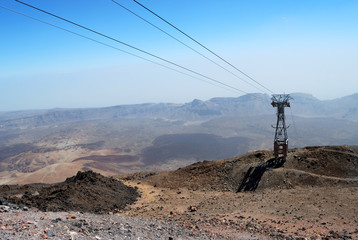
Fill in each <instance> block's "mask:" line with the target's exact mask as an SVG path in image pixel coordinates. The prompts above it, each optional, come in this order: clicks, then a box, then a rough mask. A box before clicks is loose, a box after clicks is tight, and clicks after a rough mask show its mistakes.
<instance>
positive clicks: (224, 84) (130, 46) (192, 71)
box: [15, 0, 247, 94]
mask: <svg viewBox="0 0 358 240" xmlns="http://www.w3.org/2000/svg"><path fill="white" fill-rule="evenodd" d="M15 1H16V2H18V3H21V4H23V5H25V6H28V7H31V8H33V9H35V10H38V11H40V12H43V13H46V14H48V15H50V16H53V17H56V18H58V19H60V20H63V21H65V22H68V23H71V24H73V25H75V26H77V27H80V28H83V29H85V30H87V31H90V32H92V33H95V34H97V35H100V36H102V37H105V38H108V39H110V40H112V41H115V42H117V43H120V44H122V45H125V46H127V47H129V48H132V49H135V50H137V51H139V52H142V53H144V54H147V55H149V56H151V57H154V58H157V59H159V60H161V61H164V62H166V63H169V64H171V65H174V66H176V67H179V68H181V69H184V70H186V71H188V72H191V73H194V74H196V75H199V76H201V77H203V78H206V79H209V80H210V81H213V82H216V83H218V84H220V85H223V86H225V87H228V88H232V89H234V90H236V91H238V92H241V93H245V94H247V92H245V91H242V90H240V89H238V88H236V87H233V86H230V85H228V84H226V83H223V82H220V81H219V80H216V79H213V78H211V77H208V76H206V75H204V74H201V73H199V72H196V71H194V70H191V69H189V68H187V67H183V66H181V65H179V64H177V63H174V62H172V61H169V60H167V59H164V58H162V57H159V56H157V55H155V54H153V53H150V52H147V51H145V50H142V49H140V48H137V47H134V46H132V45H130V44H128V43H125V42H122V41H120V40H118V39H115V38H112V37H110V36H108V35H105V34H103V33H100V32H97V31H95V30H93V29H90V28H88V27H85V26H83V25H80V24H78V23H75V22H72V21H70V20H67V19H65V18H62V17H60V16H57V15H55V14H53V13H50V12H47V11H45V10H42V9H40V8H37V7H35V6H32V5H30V4H27V3H24V2H21V1H19V0H15Z"/></svg>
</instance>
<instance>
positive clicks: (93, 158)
mask: <svg viewBox="0 0 358 240" xmlns="http://www.w3.org/2000/svg"><path fill="white" fill-rule="evenodd" d="M291 97H292V98H293V99H292V100H291V107H290V108H286V119H287V120H286V121H287V123H288V125H289V129H288V134H289V147H304V146H310V145H357V144H358V131H357V129H358V110H357V109H358V94H353V95H350V96H346V97H343V98H339V99H333V100H324V101H321V100H319V99H317V98H315V97H313V96H312V95H310V94H305V93H293V94H291ZM275 122H276V109H275V108H273V107H272V106H271V100H270V96H269V95H266V94H258V93H255V94H247V95H243V96H240V97H237V98H213V99H210V100H207V101H201V100H198V99H195V100H193V101H192V102H189V103H184V104H174V103H146V104H136V105H120V106H113V107H105V108H88V109H50V110H33V111H16V112H1V113H0V183H29V182H58V181H62V180H64V179H65V178H66V177H69V176H72V175H74V173H76V172H77V171H78V170H88V169H92V170H95V171H98V172H101V173H103V174H106V175H111V174H122V173H123V174H124V173H129V172H135V171H142V170H170V169H175V168H178V167H182V166H185V165H188V164H191V163H194V162H197V161H202V160H216V159H222V158H230V157H234V156H237V155H240V154H243V153H246V152H248V151H253V150H259V149H272V145H273V143H272V142H273V135H274V129H273V128H272V127H271V125H272V124H274V123H275Z"/></svg>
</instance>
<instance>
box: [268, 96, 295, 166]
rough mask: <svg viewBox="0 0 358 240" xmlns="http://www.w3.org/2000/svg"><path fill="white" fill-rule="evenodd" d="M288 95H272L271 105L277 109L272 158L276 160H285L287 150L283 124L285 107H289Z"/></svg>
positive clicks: (285, 129) (285, 132) (285, 131)
mask: <svg viewBox="0 0 358 240" xmlns="http://www.w3.org/2000/svg"><path fill="white" fill-rule="evenodd" d="M291 99H292V98H291V97H290V95H289V94H273V95H272V97H271V100H272V102H271V105H272V106H273V107H277V123H276V132H275V139H274V156H275V158H276V159H278V158H283V160H285V159H286V156H287V150H288V137H287V127H286V123H285V107H290V102H289V101H290V100H291Z"/></svg>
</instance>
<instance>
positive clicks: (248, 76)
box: [133, 0, 273, 93]
mask: <svg viewBox="0 0 358 240" xmlns="http://www.w3.org/2000/svg"><path fill="white" fill-rule="evenodd" d="M133 1H134V2H135V3H137V4H138V5H139V6H141V7H143V8H144V9H146V10H147V11H149V12H150V13H152V14H153V15H154V16H156V17H158V18H159V19H161V20H162V21H164V22H165V23H167V24H168V25H170V26H171V27H173V28H174V29H176V30H177V31H179V32H180V33H182V34H183V35H185V36H186V37H188V38H189V39H191V40H192V41H194V42H195V43H197V44H198V45H200V46H201V47H203V48H204V49H206V50H207V51H209V52H210V53H211V54H213V55H215V56H216V57H218V58H219V59H221V60H222V61H224V62H225V63H226V64H228V65H230V66H231V67H233V68H234V69H236V70H237V71H239V72H240V73H241V74H243V75H244V76H246V77H247V78H249V79H251V80H252V81H254V82H255V83H256V84H258V85H260V86H261V87H263V88H264V89H266V90H267V91H269V92H271V93H273V92H272V91H271V90H270V89H268V88H267V87H265V86H264V85H262V84H261V83H259V82H258V81H256V80H255V79H253V78H252V77H250V76H249V75H248V74H246V73H245V72H243V71H241V70H240V69H238V68H237V67H235V66H234V65H233V64H231V63H230V62H228V61H227V60H225V59H224V58H222V57H220V56H219V55H218V54H216V53H215V52H213V51H212V50H210V49H209V48H208V47H206V46H204V45H203V44H201V43H200V42H199V41H197V40H195V39H194V38H192V37H191V36H189V35H188V34H186V33H185V32H184V31H182V30H180V29H179V28H178V27H176V26H174V25H173V24H171V23H170V22H168V21H167V20H165V19H164V18H162V17H161V16H159V15H158V14H156V13H155V12H153V11H152V10H150V9H149V8H147V7H146V6H144V5H143V4H141V3H139V2H138V1H136V0H133Z"/></svg>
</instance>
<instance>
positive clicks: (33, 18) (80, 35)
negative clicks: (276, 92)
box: [0, 5, 236, 92]
mask: <svg viewBox="0 0 358 240" xmlns="http://www.w3.org/2000/svg"><path fill="white" fill-rule="evenodd" d="M0 7H1V8H3V9H5V10H8V11H11V12H13V13H16V14H19V15H22V16H24V17H27V18H30V19H32V20H35V21H38V22H40V23H43V24H46V25H49V26H51V27H54V28H57V29H60V30H63V31H65V32H68V33H71V34H74V35H76V36H79V37H82V38H84V39H87V40H90V41H93V42H95V43H98V44H101V45H103V46H106V47H109V48H112V49H114V50H117V51H120V52H123V53H126V54H128V55H131V56H133V57H137V58H140V59H142V60H145V61H148V62H151V63H153V64H156V65H158V66H161V67H164V68H167V69H170V70H172V71H175V72H178V73H181V74H183V75H186V76H189V77H192V78H195V79H197V80H199V81H203V82H206V83H208V84H211V85H213V86H216V87H220V88H223V89H225V90H228V91H232V92H234V91H233V90H232V89H228V88H225V87H223V86H221V85H217V84H214V83H213V82H209V81H207V80H204V79H201V78H198V77H195V76H193V75H190V74H188V73H185V72H182V71H179V70H177V69H174V68H171V67H168V66H166V65H163V64H161V63H158V62H155V61H152V60H150V59H147V58H144V57H141V56H139V55H136V54H133V53H130V52H128V51H125V50H122V49H120V48H117V47H114V46H112V45H109V44H107V43H104V42H101V41H98V40H96V39H93V38H90V37H87V36H84V35H82V34H79V33H76V32H73V31H71V30H68V29H66V28H62V27H59V26H57V25H54V24H52V23H49V22H46V21H43V20H41V19H38V18H35V17H32V16H29V15H26V14H24V13H21V12H18V11H15V10H12V9H10V8H7V7H4V6H1V5H0ZM235 92H236V91H235Z"/></svg>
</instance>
